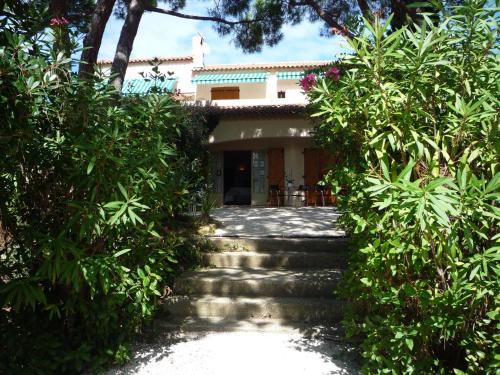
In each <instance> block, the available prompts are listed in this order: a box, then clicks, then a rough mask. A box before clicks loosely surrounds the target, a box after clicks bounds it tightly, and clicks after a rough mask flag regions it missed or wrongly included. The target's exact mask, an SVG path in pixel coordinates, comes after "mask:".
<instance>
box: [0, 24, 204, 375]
mask: <svg viewBox="0 0 500 375" xmlns="http://www.w3.org/2000/svg"><path fill="white" fill-rule="evenodd" d="M0 39H1V40H3V41H5V44H4V45H3V46H1V47H0V81H1V85H0V103H1V105H0V118H1V121H2V122H1V124H2V126H1V129H0V154H1V155H2V157H1V158H0V187H1V188H0V275H1V279H0V305H1V306H2V310H0V326H1V328H0V329H1V335H0V353H1V354H0V372H6V373H26V374H33V373H74V372H75V371H76V370H81V369H84V368H86V367H88V366H90V367H91V368H92V369H98V368H99V367H101V366H102V365H104V364H105V363H106V362H108V361H113V360H114V361H123V360H125V359H126V358H127V355H128V354H127V349H126V343H127V341H128V339H129V338H130V336H131V334H133V333H135V332H137V331H138V330H139V329H140V326H141V323H142V322H143V321H144V320H145V319H147V318H149V317H151V315H152V313H153V312H154V309H155V306H156V302H157V301H158V299H159V298H160V296H161V295H162V293H163V288H164V286H165V285H166V284H167V283H168V282H170V281H171V278H172V276H173V274H174V273H175V272H176V270H178V269H179V268H181V267H180V265H179V264H178V262H179V260H181V261H185V262H188V263H189V262H190V261H191V260H192V259H191V258H187V257H186V255H185V254H183V252H184V251H191V244H190V243H189V242H187V240H186V239H184V238H181V237H179V236H178V235H176V234H175V233H174V232H172V231H171V230H170V229H169V228H170V227H171V225H170V222H171V221H172V220H173V218H174V216H175V215H176V214H178V213H179V212H181V211H183V210H184V208H185V207H186V205H187V202H188V201H189V196H190V192H191V191H193V190H196V189H198V186H199V184H200V182H202V181H203V179H202V177H201V176H202V173H201V171H200V157H201V156H202V154H203V151H202V150H203V148H202V147H201V144H198V145H192V149H191V150H190V151H189V152H190V154H189V157H188V155H187V154H186V153H185V152H184V151H183V150H182V149H179V148H178V147H177V145H178V144H180V143H182V142H183V139H184V138H185V137H184V134H185V133H186V129H187V128H190V127H191V123H190V121H189V119H188V117H187V116H186V115H185V114H184V112H183V111H182V109H181V108H180V107H179V105H178V104H176V103H175V102H174V101H173V100H172V99H171V98H170V97H169V96H168V95H158V94H151V95H148V96H145V97H130V98H122V99H118V98H116V97H115V96H114V95H113V93H111V92H108V91H107V88H106V86H105V85H104V84H103V83H102V82H101V83H99V84H97V86H95V84H94V83H92V82H90V83H87V82H80V81H78V80H76V78H75V76H74V75H73V74H72V72H71V68H70V65H71V64H70V60H69V59H67V58H65V56H64V54H63V53H61V52H58V51H57V50H54V49H52V46H51V44H50V43H45V45H42V42H40V41H37V42H33V41H31V40H29V39H27V38H26V37H23V36H21V35H16V33H14V32H11V31H9V30H3V31H1V36H0ZM96 87H98V88H96ZM190 139H194V138H193V137H190ZM194 150H198V153H197V158H195V157H194V156H195V152H194ZM187 266H189V264H188V265H187Z"/></svg>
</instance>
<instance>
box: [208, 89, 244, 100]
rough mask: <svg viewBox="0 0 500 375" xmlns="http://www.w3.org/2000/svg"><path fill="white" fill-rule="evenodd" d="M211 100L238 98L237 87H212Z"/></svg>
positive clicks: (238, 91) (238, 90)
mask: <svg viewBox="0 0 500 375" xmlns="http://www.w3.org/2000/svg"><path fill="white" fill-rule="evenodd" d="M211 98H212V100H224V99H239V98H240V88H239V87H213V88H212V90H211Z"/></svg>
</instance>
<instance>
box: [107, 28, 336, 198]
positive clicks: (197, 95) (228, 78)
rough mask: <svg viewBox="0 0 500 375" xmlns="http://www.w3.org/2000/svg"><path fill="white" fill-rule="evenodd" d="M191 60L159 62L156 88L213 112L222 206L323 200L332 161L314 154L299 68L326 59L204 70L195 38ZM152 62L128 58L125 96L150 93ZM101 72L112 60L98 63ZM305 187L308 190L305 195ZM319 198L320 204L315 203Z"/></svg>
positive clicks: (214, 163) (214, 172)
mask: <svg viewBox="0 0 500 375" xmlns="http://www.w3.org/2000/svg"><path fill="white" fill-rule="evenodd" d="M192 42H193V53H192V56H182V57H167V58H157V61H158V62H160V63H161V65H160V71H161V72H162V73H163V74H164V75H165V78H166V79H165V80H164V81H163V82H162V83H161V84H162V85H163V86H162V87H164V88H166V89H168V90H175V91H176V92H177V94H178V96H179V97H182V98H184V100H185V102H186V103H187V104H188V105H194V104H196V105H201V106H205V107H208V108H210V111H211V112H212V113H213V114H214V115H215V116H216V119H217V125H216V127H215V129H214V130H213V131H212V133H211V134H210V136H209V150H210V154H211V158H210V160H211V161H210V163H211V165H210V171H211V172H210V173H211V178H212V183H213V193H214V195H215V196H216V197H217V200H218V201H219V202H220V203H223V204H237V205H266V204H270V203H272V204H289V205H298V204H303V203H309V204H313V203H321V204H323V203H324V199H325V197H324V196H323V193H324V192H323V191H321V192H320V193H321V194H320V196H318V194H317V192H316V193H315V192H313V190H315V186H316V184H317V183H318V181H319V180H321V178H322V176H323V173H324V171H325V169H326V168H327V166H328V165H329V164H331V162H332V160H331V157H329V156H328V155H327V154H326V153H324V152H322V151H320V150H317V149H314V148H313V144H312V137H311V135H312V131H313V129H314V126H313V124H312V122H311V120H310V119H309V118H308V117H307V116H306V115H305V106H306V104H307V98H306V96H305V95H304V92H303V91H302V89H301V88H300V86H299V80H300V79H301V78H302V77H303V76H304V71H306V70H310V69H326V67H327V66H328V65H330V64H331V62H329V61H298V62H283V63H262V64H227V65H205V64H204V44H203V38H202V37H201V36H199V35H198V36H195V37H194V38H193V40H192ZM152 60H153V59H135V60H134V59H132V60H130V62H129V66H128V69H127V74H126V77H125V78H126V79H125V82H124V92H125V93H141V92H145V91H147V88H148V87H149V86H150V85H151V82H147V81H145V80H144V79H143V77H142V75H141V72H146V71H150V70H151V65H150V63H151V61H152ZM99 63H100V64H101V66H102V67H103V68H106V67H110V66H111V61H100V62H99ZM305 190H309V192H308V193H306V192H305ZM318 197H320V198H321V199H322V200H323V201H320V202H318V201H317V200H318Z"/></svg>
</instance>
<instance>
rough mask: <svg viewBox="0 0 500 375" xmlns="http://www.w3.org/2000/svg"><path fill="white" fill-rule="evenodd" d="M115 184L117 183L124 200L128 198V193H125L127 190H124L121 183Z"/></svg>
mask: <svg viewBox="0 0 500 375" xmlns="http://www.w3.org/2000/svg"><path fill="white" fill-rule="evenodd" d="M117 184H118V188H119V189H120V191H121V192H122V195H123V196H124V197H125V199H126V200H128V194H127V191H126V190H125V188H124V187H123V185H122V184H120V183H119V182H118V183H117Z"/></svg>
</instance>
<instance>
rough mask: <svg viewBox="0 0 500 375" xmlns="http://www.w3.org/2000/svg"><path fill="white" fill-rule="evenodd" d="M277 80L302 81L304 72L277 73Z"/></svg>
mask: <svg viewBox="0 0 500 375" xmlns="http://www.w3.org/2000/svg"><path fill="white" fill-rule="evenodd" d="M277 77H278V79H302V78H304V72H278V74H277Z"/></svg>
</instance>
